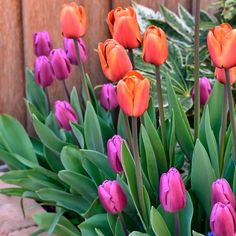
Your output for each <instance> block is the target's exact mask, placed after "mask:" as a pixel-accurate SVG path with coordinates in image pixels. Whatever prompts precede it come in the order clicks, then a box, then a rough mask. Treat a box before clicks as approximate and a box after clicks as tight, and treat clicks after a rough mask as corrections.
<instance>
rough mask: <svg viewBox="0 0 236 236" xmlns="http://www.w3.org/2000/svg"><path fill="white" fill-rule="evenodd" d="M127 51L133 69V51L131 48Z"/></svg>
mask: <svg viewBox="0 0 236 236" xmlns="http://www.w3.org/2000/svg"><path fill="white" fill-rule="evenodd" d="M128 52H129V59H130V61H131V63H132V66H133V69H134V70H135V69H136V68H135V63H134V53H133V49H132V48H131V49H128Z"/></svg>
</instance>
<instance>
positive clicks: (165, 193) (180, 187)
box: [160, 168, 187, 212]
mask: <svg viewBox="0 0 236 236" xmlns="http://www.w3.org/2000/svg"><path fill="white" fill-rule="evenodd" d="M186 201H187V200H186V189H185V186H184V182H183V180H182V178H181V175H180V173H179V171H178V170H177V169H175V168H170V169H169V171H168V172H167V173H164V174H162V175H161V179H160V202H161V205H162V207H163V208H164V209H165V211H167V212H178V211H179V210H181V209H183V208H185V206H186Z"/></svg>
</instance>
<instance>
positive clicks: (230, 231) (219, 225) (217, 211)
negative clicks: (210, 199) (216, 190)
mask: <svg viewBox="0 0 236 236" xmlns="http://www.w3.org/2000/svg"><path fill="white" fill-rule="evenodd" d="M210 227H211V231H212V233H213V235H214V236H235V235H236V215H235V210H234V208H233V207H232V205H231V204H223V203H221V202H218V203H216V204H215V205H214V206H213V208H212V211H211V217H210Z"/></svg>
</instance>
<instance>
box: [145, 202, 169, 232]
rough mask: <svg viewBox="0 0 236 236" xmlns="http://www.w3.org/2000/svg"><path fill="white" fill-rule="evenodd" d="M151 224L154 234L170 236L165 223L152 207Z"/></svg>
mask: <svg viewBox="0 0 236 236" xmlns="http://www.w3.org/2000/svg"><path fill="white" fill-rule="evenodd" d="M150 218H151V226H152V230H153V231H154V233H155V235H156V236H171V234H170V232H169V230H168V228H167V225H166V223H165V221H164V219H163V218H162V216H161V214H160V213H159V212H158V211H157V210H156V209H155V208H154V207H152V208H151V216H150Z"/></svg>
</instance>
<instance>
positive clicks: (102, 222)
mask: <svg viewBox="0 0 236 236" xmlns="http://www.w3.org/2000/svg"><path fill="white" fill-rule="evenodd" d="M78 227H79V229H80V231H81V233H82V235H86V236H97V234H96V231H95V228H97V229H100V230H101V232H102V233H103V234H104V235H106V236H110V235H112V232H111V230H110V227H109V224H108V222H107V215H106V214H97V215H94V216H92V217H90V218H89V219H87V220H85V221H84V222H82V223H81V224H80V225H79V226H78Z"/></svg>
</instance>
